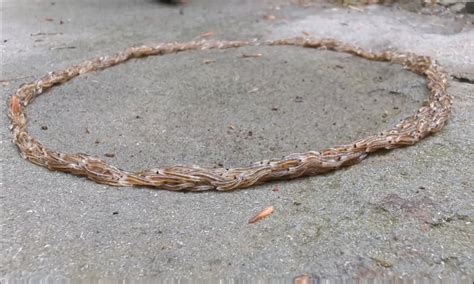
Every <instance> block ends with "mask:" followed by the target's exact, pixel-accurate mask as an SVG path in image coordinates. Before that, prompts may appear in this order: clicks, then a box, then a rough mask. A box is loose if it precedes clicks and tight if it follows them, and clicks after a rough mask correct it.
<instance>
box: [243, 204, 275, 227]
mask: <svg viewBox="0 0 474 284" xmlns="http://www.w3.org/2000/svg"><path fill="white" fill-rule="evenodd" d="M272 213H273V206H269V207H267V208H265V209H263V210H262V211H260V212H258V213H257V214H256V215H255V216H253V217H252V218H251V219H250V220H249V224H253V223H256V222H258V221H260V220H262V219H263V218H265V217H267V216H268V215H270V214H272Z"/></svg>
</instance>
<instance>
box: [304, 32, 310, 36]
mask: <svg viewBox="0 0 474 284" xmlns="http://www.w3.org/2000/svg"><path fill="white" fill-rule="evenodd" d="M302 33H303V34H304V35H305V36H310V35H311V34H310V33H308V32H306V31H302Z"/></svg>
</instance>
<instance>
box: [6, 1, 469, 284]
mask: <svg viewBox="0 0 474 284" xmlns="http://www.w3.org/2000/svg"><path fill="white" fill-rule="evenodd" d="M189 2H190V3H189V4H187V5H186V6H169V5H162V4H159V3H157V2H155V1H152V0H134V1H131V0H120V1H100V2H99V1H92V0H89V1H72V0H70V1H61V2H59V1H58V2H55V3H54V5H53V4H52V3H53V2H51V1H35V2H33V3H31V2H30V1H18V0H16V1H13V0H11V1H4V2H2V5H3V7H2V14H1V15H2V23H3V26H2V32H3V34H2V43H1V44H2V54H3V55H2V78H1V80H2V86H1V88H2V92H1V100H2V101H4V102H6V100H7V98H8V96H9V95H10V94H12V92H13V91H14V90H15V88H16V87H17V86H18V85H19V84H21V83H22V82H26V81H28V80H30V79H33V78H36V77H39V76H41V75H43V74H44V73H46V72H48V71H52V70H55V69H59V68H63V67H66V66H69V65H71V64H74V63H78V62H82V61H83V60H86V59H89V58H91V57H95V56H99V55H105V54H109V53H112V52H114V51H117V50H120V49H123V48H125V47H128V46H130V45H134V44H140V43H153V42H166V41H184V40H190V39H193V38H196V37H197V36H198V35H200V34H202V33H205V32H208V31H214V32H215V33H216V35H215V38H224V39H248V38H253V37H257V38H264V39H265V38H268V39H273V38H281V37H285V36H299V35H302V32H303V31H304V32H306V33H309V34H311V35H312V36H315V37H334V38H337V39H340V40H344V41H348V42H352V43H355V44H359V45H362V46H364V47H367V48H372V49H396V50H403V51H412V52H416V53H421V54H427V55H430V56H433V57H435V58H437V59H438V60H439V61H440V63H441V64H442V65H443V66H444V67H445V69H446V70H447V71H448V72H449V73H450V74H451V75H453V76H455V77H456V78H457V79H456V80H453V81H451V82H450V88H449V91H450V92H451V93H452V95H453V96H454V98H455V101H454V106H453V115H452V119H451V120H450V122H449V124H448V125H447V126H446V127H445V128H444V129H443V130H442V131H441V132H440V133H438V134H437V135H435V136H432V137H429V138H427V139H426V140H424V141H422V142H421V143H419V144H418V145H416V146H414V147H409V148H404V149H398V150H395V151H391V152H387V153H383V154H378V155H373V156H372V157H370V158H369V159H368V160H366V161H364V162H363V163H362V164H359V165H356V166H354V167H351V168H348V169H345V170H341V171H338V172H335V173H331V174H327V175H322V176H317V177H311V178H304V179H299V180H294V181H288V182H276V183H272V184H267V185H263V186H258V187H255V188H251V189H247V190H241V191H236V192H230V193H217V192H205V193H199V194H193V193H187V194H183V193H175V192H168V191H160V190H151V189H147V188H113V187H108V186H103V185H98V184H95V183H92V182H90V181H87V180H85V179H81V178H78V177H74V176H70V175H67V174H63V173H55V172H50V171H48V170H46V169H43V168H40V167H37V166H35V165H33V164H31V163H29V162H27V161H24V160H22V159H21V158H20V157H19V155H18V153H17V151H16V149H15V147H14V146H13V145H12V144H11V143H10V142H9V133H8V120H7V117H6V115H3V116H1V118H0V121H1V127H0V133H1V141H0V142H1V144H2V147H1V148H0V151H1V166H2V171H1V174H2V180H1V204H2V206H1V224H0V225H1V251H0V274H2V275H4V276H6V277H43V276H45V275H52V276H67V277H115V278H123V277H128V278H136V277H154V276H156V277H199V278H210V277H211V278H215V277H252V276H256V275H258V276H259V277H263V278H265V277H293V276H295V275H299V274H303V273H307V274H310V275H320V276H323V277H334V276H336V275H340V276H341V275H342V276H346V277H370V276H381V275H385V276H387V275H404V276H413V277H416V276H429V277H435V276H444V277H449V276H452V275H453V274H456V273H459V274H470V275H472V274H473V273H474V264H473V260H472V257H473V253H474V251H473V248H472V243H473V241H474V229H473V225H472V221H473V215H474V211H473V206H472V204H473V198H472V196H473V193H474V192H473V177H472V169H473V167H474V164H473V162H472V157H473V156H474V150H473V149H474V147H473V142H474V141H473V140H474V125H473V124H472V121H474V112H473V111H472V109H473V107H474V85H473V84H472V82H473V79H474V67H473V66H474V29H473V27H472V25H471V24H470V20H469V19H468V18H464V19H454V18H449V17H445V16H443V17H440V16H436V15H419V14H415V13H411V12H407V11H404V10H401V9H398V8H396V7H395V8H394V7H382V6H369V7H364V8H362V11H359V10H354V9H350V8H341V7H335V6H331V5H329V4H313V5H309V6H300V5H294V4H287V3H285V2H284V1H280V2H279V6H278V7H277V6H276V5H277V4H275V2H263V1H262V2H260V1H259V2H253V1H249V2H248V3H247V2H245V1H225V3H224V1H189ZM268 15H274V16H275V17H276V19H275V20H266V19H269V18H272V17H268ZM265 16H267V17H265ZM49 18H51V19H52V21H51V20H50V19H49ZM265 18H266V19H265ZM60 21H62V22H63V24H61V22H60ZM6 23H8V24H6ZM38 33H46V34H39V35H38ZM72 47H74V48H72ZM254 52H259V53H262V54H263V56H262V57H260V58H247V59H243V58H240V55H241V54H242V53H254ZM205 60H215V61H216V62H214V63H211V64H204V63H203V61H205ZM25 77H26V78H25ZM296 96H300V97H302V98H303V99H302V100H303V101H302V102H298V101H300V100H295V98H296ZM425 96H426V89H425V87H424V82H423V79H422V78H420V77H418V76H416V75H414V74H412V73H409V72H408V71H405V70H403V69H402V68H400V67H398V66H392V65H390V64H382V63H372V62H367V61H364V60H362V59H358V58H353V57H351V56H348V55H344V54H337V53H332V52H328V51H315V50H306V49H298V48H292V47H266V48H246V49H239V50H228V51H203V52H193V53H183V54H179V55H176V56H174V55H169V56H164V57H154V58H146V59H142V60H133V61H131V62H129V63H127V64H125V65H121V66H117V67H114V68H112V69H108V70H106V71H103V72H97V73H93V74H88V75H87V76H83V77H79V78H77V79H76V80H74V81H72V82H70V83H68V84H66V85H65V86H63V87H60V88H57V89H54V90H53V91H52V92H50V93H48V94H45V95H43V96H42V97H40V98H39V99H38V100H37V101H35V103H34V104H33V105H32V106H31V107H30V110H29V118H30V130H31V132H32V133H33V134H34V135H35V136H36V137H38V138H39V139H40V141H42V142H43V143H44V144H46V145H48V146H51V147H53V148H57V149H60V150H63V151H76V152H87V153H90V154H94V155H98V156H101V157H103V158H104V159H107V160H110V161H111V162H113V163H115V164H116V165H118V166H120V167H123V168H128V169H139V168H146V167H153V166H157V165H164V164H176V163H186V164H190V163H196V164H200V165H206V166H218V165H219V164H223V165H224V166H237V165H244V164H247V163H249V162H251V161H254V160H260V159H262V158H268V157H272V156H279V155H282V154H286V153H290V152H295V151H306V150H318V149H322V148H324V147H327V146H331V145H335V144H338V143H345V142H349V141H351V140H353V139H355V138H358V137H362V136H364V135H367V134H370V133H374V132H377V131H379V130H381V129H384V128H386V127H388V126H389V125H392V124H393V123H395V122H396V121H397V120H398V119H400V118H402V117H404V116H406V115H408V114H410V113H412V112H413V111H414V110H415V109H416V108H417V107H418V106H419V105H420V104H421V102H422V101H423V99H424V97H425ZM272 108H274V109H277V110H272ZM1 110H2V112H3V113H4V114H5V113H6V104H3V105H2V109H1ZM137 116H138V118H137ZM230 125H233V126H234V127H233V128H235V129H231V128H229V126H230ZM42 126H46V127H47V130H43V129H42ZM43 128H45V127H43ZM86 129H87V131H86ZM87 132H89V133H87ZM96 142H97V143H96ZM105 153H114V154H115V157H113V158H111V157H104V154H105ZM268 205H273V206H274V207H275V212H274V213H273V214H272V215H271V216H270V217H268V218H267V219H265V220H263V221H261V222H259V223H257V224H251V225H250V224H248V223H247V221H248V219H249V218H250V217H251V216H252V215H253V214H254V213H255V212H256V211H258V210H260V209H262V208H263V207H266V206H268Z"/></svg>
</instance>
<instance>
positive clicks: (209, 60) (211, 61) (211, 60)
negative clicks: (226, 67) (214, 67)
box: [202, 59, 216, 64]
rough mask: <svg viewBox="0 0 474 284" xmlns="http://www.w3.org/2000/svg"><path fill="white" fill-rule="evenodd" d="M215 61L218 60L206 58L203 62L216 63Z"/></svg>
mask: <svg viewBox="0 0 474 284" xmlns="http://www.w3.org/2000/svg"><path fill="white" fill-rule="evenodd" d="M214 62H216V61H215V60H213V59H206V60H204V61H203V62H202V63H204V64H211V63H214Z"/></svg>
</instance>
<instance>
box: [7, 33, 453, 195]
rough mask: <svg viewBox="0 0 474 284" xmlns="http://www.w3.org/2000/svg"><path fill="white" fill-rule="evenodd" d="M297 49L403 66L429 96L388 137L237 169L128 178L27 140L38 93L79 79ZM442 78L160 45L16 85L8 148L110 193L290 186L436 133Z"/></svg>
mask: <svg viewBox="0 0 474 284" xmlns="http://www.w3.org/2000/svg"><path fill="white" fill-rule="evenodd" d="M257 45H259V46H265V45H266V46H282V45H285V46H288V45H289V46H298V47H304V48H315V49H326V50H332V51H336V52H345V53H349V54H352V55H354V56H358V57H361V58H365V59H368V60H372V61H386V62H391V63H396V64H400V65H402V66H404V67H405V68H406V69H408V70H410V71H412V72H415V73H416V74H418V75H421V76H425V77H426V84H427V87H428V90H429V93H430V95H429V97H428V99H427V102H426V103H424V104H423V106H422V107H420V108H419V109H418V111H417V112H416V113H415V114H413V115H411V116H409V117H407V118H405V119H403V120H402V121H401V122H399V123H398V124H397V125H395V126H394V127H392V128H391V129H388V130H385V131H382V132H381V133H379V134H377V135H371V136H368V137H366V138H362V139H359V140H357V141H354V142H352V143H350V144H346V145H340V146H336V147H332V148H328V149H324V150H322V151H309V152H306V153H294V154H289V155H287V156H284V157H282V158H280V159H270V160H264V161H260V162H255V163H253V164H252V165H250V166H248V167H242V168H232V169H224V168H204V167H199V166H169V167H163V168H156V169H149V170H143V171H138V172H130V171H125V170H122V169H119V168H117V167H114V166H112V165H109V164H107V163H106V162H105V161H103V160H101V159H99V158H96V157H93V156H90V155H87V154H82V153H72V154H71V153H61V152H57V151H55V150H52V149H49V148H47V147H45V146H43V145H42V144H41V143H40V142H39V141H38V140H36V139H35V138H34V137H32V136H31V135H30V134H29V133H28V132H27V127H26V126H27V119H26V107H27V106H28V105H29V104H30V103H31V102H32V101H33V100H34V98H36V97H37V96H39V95H41V94H42V93H44V92H46V91H47V90H49V89H51V88H53V87H54V86H57V85H61V84H63V83H65V82H67V81H69V80H71V79H73V78H74V77H76V76H80V75H82V74H84V73H88V72H93V71H97V70H103V69H106V68H109V67H112V66H115V65H117V64H120V63H124V62H126V61H127V60H129V59H132V58H141V57H147V56H154V55H166V54H171V53H177V52H183V51H191V50H202V49H227V48H239V47H244V46H257ZM446 89H447V76H446V74H445V73H443V72H442V71H441V70H440V68H439V67H438V66H437V65H436V63H435V62H434V61H433V60H432V59H431V58H429V57H426V56H419V55H415V54H411V53H397V52H390V51H387V52H380V53H375V52H371V51H367V50H363V49H361V48H359V47H357V46H354V45H350V44H346V43H343V42H341V41H338V40H334V39H314V38H289V39H281V40H275V41H267V42H260V41H205V40H202V41H190V42H182V43H178V42H175V43H161V44H157V45H152V46H139V47H131V48H128V49H126V50H125V51H123V52H119V53H117V54H115V55H112V56H106V57H99V58H96V59H93V60H90V61H86V62H84V63H82V64H78V65H74V66H71V67H69V68H66V69H64V70H59V71H55V72H51V73H49V74H48V75H46V76H44V77H42V78H40V79H38V80H36V81H32V82H30V83H27V84H24V85H22V86H21V87H20V88H19V89H18V90H17V91H16V93H15V95H12V96H11V97H10V98H9V103H8V112H9V117H10V121H11V126H10V130H11V134H12V141H13V143H14V144H16V145H17V147H18V150H19V152H20V155H21V156H22V157H23V158H25V159H27V160H29V161H31V162H32V163H34V164H37V165H39V166H43V167H46V168H48V169H50V170H55V171H62V172H68V173H71V174H73V175H78V176H85V177H87V178H88V179H90V180H93V181H95V182H97V183H102V184H108V185H114V186H132V185H136V186H150V187H156V188H161V189H168V190H175V191H179V190H190V191H204V190H219V191H230V190H234V189H239V188H247V187H250V186H252V185H256V184H261V183H264V182H267V181H270V180H279V179H293V178H298V177H301V176H309V175H317V174H321V173H325V172H328V171H333V170H336V169H339V168H342V167H347V166H350V165H354V164H357V163H359V162H360V161H362V160H363V159H365V158H366V157H367V155H368V154H369V153H372V152H375V151H378V150H380V149H394V148H398V147H403V146H408V145H413V144H415V143H416V142H418V141H420V140H421V139H423V138H424V137H426V136H428V135H430V134H432V133H435V132H437V131H439V130H440V129H441V128H442V127H443V126H444V124H445V123H446V121H447V119H448V117H449V114H450V112H451V105H452V97H451V96H450V95H449V94H448V93H447V90H446Z"/></svg>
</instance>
